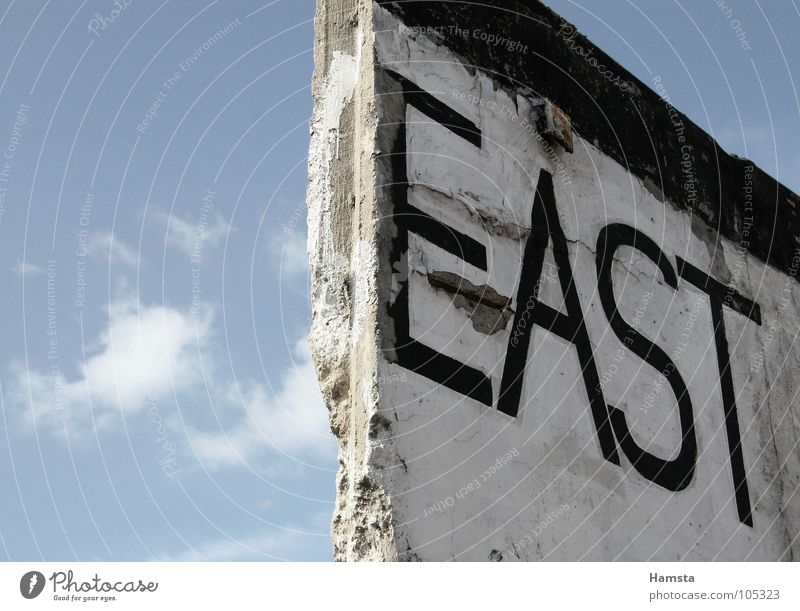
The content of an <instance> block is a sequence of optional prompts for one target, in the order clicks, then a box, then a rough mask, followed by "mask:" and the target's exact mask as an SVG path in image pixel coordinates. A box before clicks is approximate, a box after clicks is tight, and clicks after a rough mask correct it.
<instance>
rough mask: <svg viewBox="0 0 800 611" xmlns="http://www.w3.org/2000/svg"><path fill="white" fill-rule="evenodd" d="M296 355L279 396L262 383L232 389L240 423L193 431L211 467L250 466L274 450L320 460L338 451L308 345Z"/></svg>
mask: <svg viewBox="0 0 800 611" xmlns="http://www.w3.org/2000/svg"><path fill="white" fill-rule="evenodd" d="M295 356H296V361H295V363H294V365H293V366H292V367H290V368H289V369H287V370H286V371H284V372H283V374H282V375H281V379H280V382H279V384H278V387H277V389H276V392H272V391H271V390H270V389H269V388H267V387H266V386H265V385H264V384H262V383H250V384H247V385H244V384H239V385H230V386H229V388H228V390H227V392H226V393H225V397H224V403H225V404H226V410H229V409H230V408H231V407H233V408H234V409H235V410H237V413H238V414H239V417H238V420H237V421H236V422H234V424H232V425H231V426H226V427H225V428H224V430H216V431H198V430H195V431H194V432H192V434H191V443H192V446H193V448H194V450H195V452H197V455H198V457H199V458H200V459H201V461H202V462H203V463H204V465H205V466H206V467H207V468H209V469H220V468H223V467H230V466H235V465H244V464H247V463H250V462H251V461H254V460H256V459H257V458H258V457H259V456H262V455H263V454H264V453H265V452H268V451H273V452H274V451H277V452H280V453H283V454H286V455H289V456H296V455H298V454H309V453H310V454H313V455H315V456H318V457H319V456H326V455H331V454H332V453H333V452H335V443H334V441H333V437H332V435H331V433H330V430H329V427H328V412H327V409H326V408H325V404H324V402H323V401H322V395H321V393H320V390H319V385H318V383H317V376H316V373H315V371H314V365H313V364H312V362H311V353H310V350H309V348H308V345H307V343H306V341H305V340H303V341H301V342H299V343H298V344H297V345H296V346H295ZM243 386H244V388H242V387H243Z"/></svg>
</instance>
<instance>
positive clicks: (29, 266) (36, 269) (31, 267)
mask: <svg viewBox="0 0 800 611" xmlns="http://www.w3.org/2000/svg"><path fill="white" fill-rule="evenodd" d="M12 271H13V272H14V273H15V274H17V275H18V276H37V275H39V274H41V273H43V272H44V268H43V267H41V266H40V265H36V264H34V263H29V262H28V261H20V260H17V262H16V264H15V265H14V267H13V268H12Z"/></svg>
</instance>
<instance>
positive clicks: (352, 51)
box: [307, 0, 397, 560]
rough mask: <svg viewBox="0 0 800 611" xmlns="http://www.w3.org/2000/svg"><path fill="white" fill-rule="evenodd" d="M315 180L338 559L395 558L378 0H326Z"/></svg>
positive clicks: (322, 372)
mask: <svg viewBox="0 0 800 611" xmlns="http://www.w3.org/2000/svg"><path fill="white" fill-rule="evenodd" d="M315 30H316V40H315V49H314V60H315V70H314V78H313V86H312V91H313V97H314V113H313V117H312V120H311V144H310V148H309V159H308V164H309V166H308V167H309V185H308V198H307V199H308V255H309V263H310V269H311V293H312V327H311V332H310V335H309V344H310V346H311V352H312V356H313V360H314V365H315V368H316V372H317V377H318V379H319V382H320V388H321V390H322V395H323V398H324V400H325V404H326V406H327V408H328V410H329V417H330V425H331V431H332V432H333V433H334V435H335V437H336V439H337V442H338V444H339V471H338V474H337V478H336V489H337V496H336V505H335V509H334V515H333V520H332V524H331V535H332V540H333V553H334V558H335V559H336V560H395V559H397V552H396V545H395V540H394V527H393V520H392V516H393V512H392V507H391V502H390V500H389V498H388V497H387V494H386V493H385V491H384V490H383V488H382V487H381V485H380V484H379V483H378V482H377V480H376V478H375V477H374V474H375V472H376V469H375V467H374V465H373V462H374V460H373V454H374V451H375V450H376V445H378V446H382V444H381V443H380V442H376V441H375V440H374V432H375V419H376V418H377V417H378V416H377V408H378V379H377V360H378V343H377V342H378V338H377V317H378V312H377V304H376V300H375V299H374V298H371V297H370V296H371V295H375V290H376V288H375V286H376V281H377V274H378V267H377V266H378V257H377V251H376V235H375V232H376V219H375V206H374V190H375V166H374V153H375V135H376V130H377V126H376V125H377V117H376V113H375V105H374V78H373V76H374V69H373V55H374V53H373V32H372V2H371V0H319V2H318V4H317V14H316V18H315Z"/></svg>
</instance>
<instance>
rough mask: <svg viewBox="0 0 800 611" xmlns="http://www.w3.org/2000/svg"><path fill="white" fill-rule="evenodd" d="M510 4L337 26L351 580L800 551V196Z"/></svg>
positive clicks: (322, 176)
mask: <svg viewBox="0 0 800 611" xmlns="http://www.w3.org/2000/svg"><path fill="white" fill-rule="evenodd" d="M492 5H493V8H486V9H482V10H477V9H475V6H474V5H468V6H467V5H461V4H459V3H440V2H435V3H432V2H404V3H391V2H375V3H373V2H369V1H367V0H321V1H320V2H319V3H318V14H317V24H316V26H317V46H316V65H317V71H316V73H315V77H314V96H315V113H314V118H313V121H312V144H311V151H310V156H309V170H310V172H309V173H310V184H309V198H308V201H309V254H310V258H311V266H312V283H313V284H312V306H313V328H312V333H311V338H310V341H311V345H312V349H313V354H314V358H315V363H316V366H317V371H318V374H319V378H320V384H321V387H322V390H323V394H324V396H325V399H326V402H327V405H328V408H329V410H330V413H331V427H332V430H333V432H334V434H335V435H336V437H337V439H338V440H339V444H340V472H339V476H338V478H337V487H338V496H337V507H336V513H335V516H334V521H333V538H334V551H335V555H336V557H337V558H338V559H341V560H445V559H459V560H517V559H520V560H537V559H552V560H560V559H567V560H569V559H595V560H597V559H626V560H639V559H648V558H653V559H660V560H675V559H691V560H702V559H745V558H747V559H793V558H795V557H798V556H797V554H798V553H800V542H798V540H797V539H798V532H800V496H799V495H797V494H796V492H797V489H798V485H800V458H799V456H800V454H799V453H798V439H800V418H799V417H798V416H800V410H798V407H797V392H798V390H799V389H800V387H799V386H798V384H797V381H796V379H795V377H796V376H795V372H796V371H797V370H798V365H800V346H798V344H797V341H796V340H797V337H796V336H797V329H798V322H799V321H800V315H798V312H797V309H796V305H795V304H796V303H797V298H798V296H799V295H800V286H798V283H797V281H796V279H795V277H796V274H797V271H798V267H800V250H798V243H800V242H799V240H798V238H800V229H798V222H800V221H798V220H797V218H796V208H797V203H798V198H797V196H796V195H794V194H792V193H791V192H789V191H788V190H786V189H785V187H783V186H781V185H778V184H777V183H775V181H774V180H773V179H771V178H769V177H768V176H766V175H765V174H764V173H763V172H761V171H760V170H758V169H757V168H754V167H752V164H751V163H750V162H748V161H746V160H741V159H737V158H734V157H730V156H728V155H727V154H725V153H724V152H723V151H721V150H720V149H719V147H718V146H717V145H716V143H714V142H713V140H711V139H710V138H709V137H708V136H707V135H706V134H704V133H703V132H702V131H701V130H699V129H698V128H697V127H696V126H694V125H693V124H691V122H690V121H689V120H688V119H687V118H685V117H683V116H682V115H680V114H679V113H677V111H675V109H674V108H672V107H671V106H669V105H668V104H665V103H664V102H663V101H662V100H661V99H660V98H659V97H658V96H657V95H655V94H654V93H653V92H652V91H650V90H648V89H647V87H646V86H644V85H643V84H642V83H640V82H638V81H636V79H634V78H633V77H632V76H631V75H630V74H629V73H628V72H627V71H625V70H624V69H622V68H621V67H619V66H618V65H617V64H616V63H614V62H613V61H612V60H610V59H609V58H608V57H607V56H605V55H604V54H603V53H602V52H601V51H599V50H596V49H594V47H592V46H591V43H589V42H588V41H586V40H585V39H584V38H583V37H580V36H578V35H576V34H575V33H574V31H573V29H572V28H571V26H569V25H568V24H564V23H563V22H562V21H561V20H560V19H559V18H558V17H557V16H556V15H554V14H553V13H552V12H551V11H549V10H548V9H546V8H544V7H542V6H541V5H539V4H538V3H536V2H526V3H521V2H515V1H511V0H502V1H495V2H493V3H492ZM490 36H495V38H494V39H492V38H490ZM501 39H503V40H502V41H501ZM579 47H580V48H581V51H578V50H577V49H578V48H579ZM587 49H592V53H591V54H589V53H588V51H587ZM587 54H588V55H590V57H593V58H597V62H595V63H599V64H600V65H602V66H603V67H604V68H605V70H603V71H599V70H598V68H597V66H596V65H595V64H593V63H592V62H590V61H587V58H586V55H587ZM601 72H603V73H604V74H602V73H601ZM609 75H610V76H609Z"/></svg>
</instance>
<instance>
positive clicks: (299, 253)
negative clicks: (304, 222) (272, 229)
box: [269, 231, 308, 277]
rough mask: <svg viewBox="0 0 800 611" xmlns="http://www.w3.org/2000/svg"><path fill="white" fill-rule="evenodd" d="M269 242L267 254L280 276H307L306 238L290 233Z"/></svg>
mask: <svg viewBox="0 0 800 611" xmlns="http://www.w3.org/2000/svg"><path fill="white" fill-rule="evenodd" d="M280 235H281V238H279V239H278V238H274V239H272V240H270V242H269V253H270V256H271V257H272V260H273V261H274V262H275V266H276V268H277V269H278V271H279V273H280V274H281V275H289V276H293V277H297V276H301V277H304V276H306V275H307V274H308V251H307V249H306V236H305V235H304V234H302V233H300V232H297V231H292V232H289V233H282V234H280Z"/></svg>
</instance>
